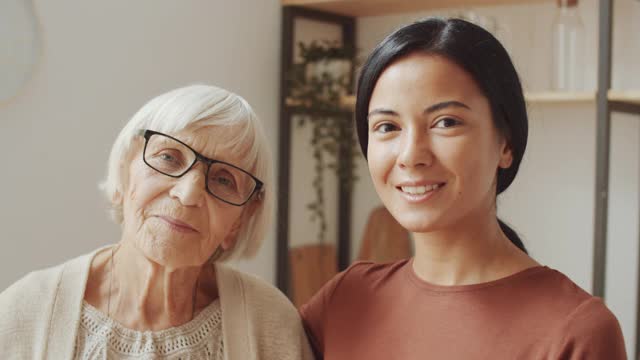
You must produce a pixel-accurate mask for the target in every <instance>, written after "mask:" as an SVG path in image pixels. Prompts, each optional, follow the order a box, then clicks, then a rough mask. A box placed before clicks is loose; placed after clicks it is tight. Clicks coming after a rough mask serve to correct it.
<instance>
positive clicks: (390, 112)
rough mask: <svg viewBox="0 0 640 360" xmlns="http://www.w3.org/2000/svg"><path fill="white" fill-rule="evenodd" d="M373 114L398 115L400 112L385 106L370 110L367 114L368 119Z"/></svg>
mask: <svg viewBox="0 0 640 360" xmlns="http://www.w3.org/2000/svg"><path fill="white" fill-rule="evenodd" d="M373 115H391V116H398V113H397V112H395V111H393V110H390V109H384V108H380V109H373V110H371V111H370V112H369V114H367V119H368V118H370V117H371V116H373Z"/></svg>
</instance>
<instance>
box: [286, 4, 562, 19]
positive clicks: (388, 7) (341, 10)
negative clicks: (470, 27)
mask: <svg viewBox="0 0 640 360" xmlns="http://www.w3.org/2000/svg"><path fill="white" fill-rule="evenodd" d="M550 1H551V0H281V4H282V5H283V6H284V5H296V6H302V7H305V8H309V9H314V10H321V11H326V12H330V13H334V14H339V15H346V16H355V17H357V16H379V15H388V14H392V13H407V12H411V11H425V10H435V9H443V8H455V7H469V6H486V5H500V4H530V3H540V2H550Z"/></svg>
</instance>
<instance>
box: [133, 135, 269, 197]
mask: <svg viewBox="0 0 640 360" xmlns="http://www.w3.org/2000/svg"><path fill="white" fill-rule="evenodd" d="M140 135H141V136H142V137H144V140H145V142H144V150H143V152H142V159H143V161H144V163H145V164H147V165H148V166H149V167H150V168H152V169H154V170H155V171H157V172H159V173H161V174H164V175H167V176H170V177H173V178H179V177H181V176H183V175H184V174H186V173H187V172H189V170H191V168H192V167H193V166H194V165H195V164H196V163H197V162H198V161H201V162H202V163H204V164H205V165H206V167H207V171H206V172H205V179H206V181H205V184H206V185H205V187H206V190H207V192H208V193H209V194H211V195H212V196H214V197H216V198H217V199H220V200H222V201H224V202H226V203H227V204H231V205H235V206H242V205H244V204H246V203H247V202H248V201H249V200H250V199H251V197H252V196H253V195H254V194H256V193H257V194H260V193H261V192H262V188H263V186H264V184H263V183H262V181H260V180H259V179H258V178H256V177H255V176H253V175H251V174H250V173H249V172H247V171H245V170H243V169H241V168H239V167H237V166H235V165H232V164H229V163H226V162H224V161H220V160H215V159H209V158H207V157H205V156H204V155H202V154H200V153H198V152H197V151H195V150H193V149H192V148H191V147H190V146H189V145H187V144H185V143H183V142H182V141H180V140H178V139H176V138H174V137H172V136H169V135H166V134H163V133H160V132H157V131H153V130H140Z"/></svg>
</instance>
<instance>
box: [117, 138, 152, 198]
mask: <svg viewBox="0 0 640 360" xmlns="http://www.w3.org/2000/svg"><path fill="white" fill-rule="evenodd" d="M143 146H144V140H143V139H142V138H141V137H139V136H134V138H133V139H132V141H131V145H130V148H129V151H128V152H127V155H126V156H124V157H122V158H121V159H120V163H119V167H120V169H119V170H120V184H119V185H120V186H119V187H118V188H117V189H116V191H114V193H113V196H112V197H111V204H112V205H113V206H122V200H123V194H124V193H125V192H126V189H127V187H128V185H129V167H130V166H131V163H132V162H133V160H134V159H135V158H136V156H138V155H139V154H140V152H141V151H142V147H143Z"/></svg>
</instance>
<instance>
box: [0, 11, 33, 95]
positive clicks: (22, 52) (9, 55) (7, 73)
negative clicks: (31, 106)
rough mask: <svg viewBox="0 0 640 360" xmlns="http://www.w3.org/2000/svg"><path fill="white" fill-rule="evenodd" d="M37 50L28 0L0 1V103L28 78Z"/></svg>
mask: <svg viewBox="0 0 640 360" xmlns="http://www.w3.org/2000/svg"><path fill="white" fill-rule="evenodd" d="M39 53H40V40H39V38H38V24H37V21H36V16H35V11H34V7H33V3H32V1H31V0H2V1H0V103H1V102H4V101H6V100H8V99H10V98H12V97H13V96H14V95H16V94H17V93H18V92H19V91H20V89H21V88H22V87H23V86H24V84H25V83H26V82H27V81H28V80H29V78H30V75H31V72H32V71H33V68H34V66H35V64H36V62H37V59H38V56H39Z"/></svg>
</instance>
